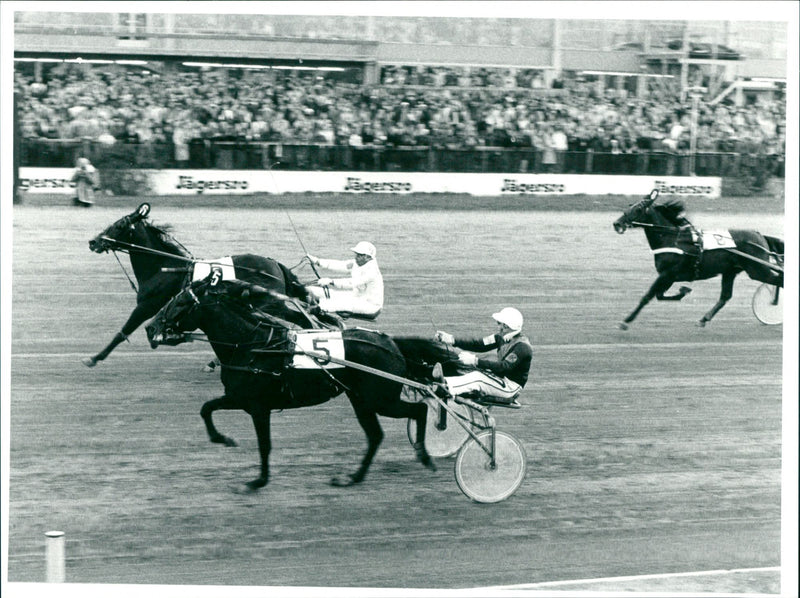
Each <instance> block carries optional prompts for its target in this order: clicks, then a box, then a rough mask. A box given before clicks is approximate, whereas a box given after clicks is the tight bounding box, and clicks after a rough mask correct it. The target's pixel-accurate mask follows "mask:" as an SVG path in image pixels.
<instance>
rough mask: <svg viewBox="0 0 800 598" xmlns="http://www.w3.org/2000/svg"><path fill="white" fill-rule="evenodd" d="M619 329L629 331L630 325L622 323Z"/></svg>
mask: <svg viewBox="0 0 800 598" xmlns="http://www.w3.org/2000/svg"><path fill="white" fill-rule="evenodd" d="M619 329H620V330H627V329H628V325H627V324H626V323H625V322H620V323H619Z"/></svg>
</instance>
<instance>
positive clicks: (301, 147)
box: [20, 138, 785, 178]
mask: <svg viewBox="0 0 800 598" xmlns="http://www.w3.org/2000/svg"><path fill="white" fill-rule="evenodd" d="M20 145H21V147H20V150H21V151H20V154H21V155H20V165H21V166H23V167H73V166H74V165H75V159H76V158H77V157H78V156H84V157H88V158H89V159H90V160H91V161H92V163H93V164H94V165H95V166H97V167H98V168H99V169H100V170H101V171H103V170H106V169H115V168H120V169H170V168H179V169H180V168H184V169H204V170H205V169H219V170H264V169H268V168H273V169H276V170H302V171H307V170H323V171H325V170H331V171H364V172H462V173H493V172H494V173H496V172H514V173H557V174H625V175H654V176H689V175H692V174H694V175H697V176H734V177H735V176H741V175H742V174H743V173H749V174H752V175H757V174H762V175H763V176H766V177H779V178H782V177H783V176H784V175H785V157H784V156H782V155H780V154H767V153H758V154H750V153H747V154H745V153H739V152H697V153H694V154H692V153H691V152H689V151H686V150H677V151H672V152H670V151H659V150H637V151H634V152H623V153H616V152H605V151H593V150H591V149H577V150H576V149H570V150H566V151H557V152H553V153H550V152H546V151H545V150H542V149H539V148H535V147H520V146H517V147H471V148H456V147H439V146H436V145H432V146H407V145H401V146H391V145H364V146H349V145H322V144H315V143H283V142H277V141H217V140H213V139H198V140H194V141H192V142H190V143H189V144H188V152H187V154H188V155H184V156H183V158H182V159H180V160H177V159H176V158H175V156H176V148H175V145H174V144H172V143H124V142H117V143H115V144H114V145H111V146H109V145H104V144H102V143H99V142H95V141H82V140H77V139H72V140H51V139H29V138H26V139H23V140H22V142H21V144H20Z"/></svg>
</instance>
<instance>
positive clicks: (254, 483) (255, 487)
mask: <svg viewBox="0 0 800 598" xmlns="http://www.w3.org/2000/svg"><path fill="white" fill-rule="evenodd" d="M266 485H267V478H256V479H255V480H250V481H249V482H247V483H246V484H245V485H244V487H245V492H247V493H253V492H258V491H259V490H260V489H261V488H263V487H264V486H266Z"/></svg>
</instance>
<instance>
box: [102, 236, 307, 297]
mask: <svg viewBox="0 0 800 598" xmlns="http://www.w3.org/2000/svg"><path fill="white" fill-rule="evenodd" d="M100 238H101V239H102V240H103V241H106V242H109V243H112V244H115V245H120V246H121V247H118V248H117V249H112V250H111V251H122V252H123V253H125V252H127V253H131V251H135V252H137V253H149V254H151V255H158V256H161V257H167V258H171V259H175V260H180V261H183V262H188V263H190V264H196V263H197V262H200V261H203V260H198V259H197V258H194V257H186V256H183V255H177V254H174V253H168V252H166V251H161V250H159V249H153V248H152V247H144V246H142V245H136V244H135V243H126V242H125V241H120V240H118V239H112V238H111V237H106V236H102V237H100ZM176 243H177V241H176ZM181 247H183V246H182V245H181ZM187 253H189V252H188V251H187ZM114 255H115V257H116V253H115V254H114ZM189 255H191V254H189ZM117 261H119V258H117ZM300 263H302V261H301V262H300ZM210 264H211V265H212V266H215V265H218V266H224V265H225V264H217V263H215V262H210ZM120 265H121V264H120ZM299 265H300V264H298V266H299ZM295 267H297V266H295ZM235 268H236V269H237V270H245V271H247V272H256V273H258V274H261V275H262V276H268V277H270V278H274V279H275V280H280V281H283V280H284V278H283V277H280V276H276V275H275V274H270V273H269V272H265V271H264V270H259V269H258V268H248V267H246V266H235ZM124 270H125V269H124V268H123V271H124ZM186 271H187V272H188V271H189V268H186ZM125 275H126V276H127V275H128V273H127V272H125ZM128 280H130V276H128ZM131 284H133V283H131ZM135 289H136V287H134V290H135Z"/></svg>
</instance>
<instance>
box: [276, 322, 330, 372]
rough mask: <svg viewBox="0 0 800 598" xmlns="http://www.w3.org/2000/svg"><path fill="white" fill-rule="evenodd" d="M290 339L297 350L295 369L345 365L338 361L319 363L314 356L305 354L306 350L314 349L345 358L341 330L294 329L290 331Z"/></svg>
mask: <svg viewBox="0 0 800 598" xmlns="http://www.w3.org/2000/svg"><path fill="white" fill-rule="evenodd" d="M289 341H290V342H291V343H292V345H293V351H295V354H294V356H293V359H292V365H291V367H293V368H295V369H298V370H318V369H320V368H323V369H326V370H330V369H334V368H343V367H344V366H343V365H339V364H338V363H331V362H328V363H319V362H317V361H316V360H315V359H313V358H312V357H309V356H308V355H303V352H305V351H313V352H314V353H325V354H326V355H329V356H331V357H335V358H337V359H344V340H343V339H342V331H341V330H292V331H291V332H290V333H289Z"/></svg>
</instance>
